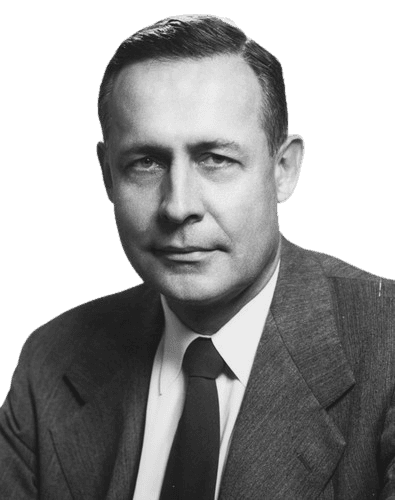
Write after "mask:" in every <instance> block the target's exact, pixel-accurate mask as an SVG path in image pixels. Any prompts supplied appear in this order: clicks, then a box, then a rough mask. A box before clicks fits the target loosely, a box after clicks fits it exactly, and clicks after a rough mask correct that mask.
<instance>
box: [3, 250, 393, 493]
mask: <svg viewBox="0 0 395 500" xmlns="http://www.w3.org/2000/svg"><path fill="white" fill-rule="evenodd" d="M394 298H395V284H394V283H393V282H390V281H386V280H382V279H380V278H377V277H375V276H372V275H370V274H367V273H364V272H362V271H360V270H358V269H356V268H354V267H351V266H349V265H348V264H345V263H343V262H341V261H339V260H337V259H334V258H332V257H328V256H325V255H322V254H317V253H313V252H308V251H305V250H302V249H300V248H298V247H296V246H294V245H292V244H291V243H289V242H287V241H286V240H283V242H282V257H281V266H280V273H279V278H278V283H277V287H276V290H275V294H274V298H273V302H272V305H271V309H270V312H269V316H268V318H267V321H266V325H265V328H264V331H263V334H262V337H261V340H260V344H259V347H258V350H257V353H256V358H255V361H254V365H253V368H252V372H251V376H250V380H249V382H248V385H247V389H246V393H245V397H244V400H243V403H242V407H241V409H240V413H239V416H238V419H237V422H236V426H235V430H234V434H233V439H232V442H231V447H230V452H229V456H228V460H227V464H226V467H225V470H224V474H223V478H222V483H221V489H220V500H231V499H238V500H240V499H254V500H257V499H259V500H260V499H270V500H276V499H279V500H280V499H281V500H287V499H289V500H291V499H292V500H297V499H301V500H309V499H321V500H329V499H344V500H353V499H355V500H363V499H368V498H369V499H373V498H380V499H390V498H395V402H394V396H393V393H394V387H395V384H394V382H395V376H394V375H395V374H394V371H395V357H394V356H395V300H394ZM162 329H163V315H162V309H161V305H160V300H159V297H158V294H157V293H156V292H154V291H152V290H150V289H149V288H147V287H146V286H145V285H141V286H139V287H136V288H134V289H131V290H127V291H125V292H122V293H119V294H117V295H113V296H109V297H105V298H102V299H99V300H96V301H94V302H90V303H88V304H85V305H83V306H80V307H78V308H76V309H74V310H72V311H69V312H67V313H65V314H63V315H61V316H59V317H58V318H56V319H54V320H52V321H51V322H49V323H48V324H46V325H44V326H43V327H41V328H40V329H39V330H37V331H36V332H35V333H34V334H33V335H32V336H30V338H29V339H28V341H27V342H26V344H25V346H24V348H23V350H22V354H21V357H20V361H19V364H18V367H17V369H16V372H15V374H14V378H13V382H12V387H11V390H10V393H9V395H8V397H7V399H6V402H5V404H4V406H3V408H2V410H1V414H0V493H1V494H0V497H1V498H4V499H15V500H24V499H33V498H40V499H41V498H42V499H55V500H71V499H74V500H89V499H95V500H96V499H106V500H123V499H125V500H126V499H128V500H131V499H132V497H133V490H134V486H135V482H136V476H137V472H138V465H139V457H140V453H141V448H142V437H143V430H144V421H145V411H146V403H147V395H148V388H149V379H150V373H151V367H152V363H153V358H154V354H155V351H156V348H157V345H158V342H159V339H160V336H161V333H162ZM243 335H248V325H246V331H245V332H240V342H242V341H243ZM147 500H149V499H147Z"/></svg>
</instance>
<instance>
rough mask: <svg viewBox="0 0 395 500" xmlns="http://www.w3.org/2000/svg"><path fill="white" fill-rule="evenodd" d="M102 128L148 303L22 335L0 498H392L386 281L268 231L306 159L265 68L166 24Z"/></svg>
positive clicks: (271, 64) (124, 236) (234, 36)
mask: <svg viewBox="0 0 395 500" xmlns="http://www.w3.org/2000/svg"><path fill="white" fill-rule="evenodd" d="M99 115H100V120H101V124H102V128H103V137H104V141H103V143H100V144H99V145H98V156H99V160H100V164H101V167H102V172H103V178H104V182H105V186H106V189H107V193H108V196H109V198H110V200H111V202H112V203H113V204H114V210H115V216H116V221H117V225H118V229H119V233H120V238H121V241H122V244H123V247H124V249H125V252H126V254H127V256H128V258H129V260H130V262H131V264H132V265H133V267H134V268H135V269H136V271H137V272H138V273H139V274H140V276H141V277H142V278H143V280H144V285H142V286H139V287H137V288H135V289H132V290H127V291H125V292H122V293H120V294H117V295H114V296H110V297H105V298H102V299H99V300H96V301H94V302H91V303H88V304H85V305H83V306H81V307H78V308H76V309H74V310H72V311H69V312H67V313H65V314H63V315H62V316H60V317H59V318H56V319H55V320H53V321H51V322H50V323H48V324H47V325H44V326H43V327H41V328H40V329H39V330H37V331H36V332H35V333H34V334H33V335H32V336H31V337H30V338H29V340H28V341H27V343H26V345H25V347H24V349H23V351H22V354H21V358H20V362H19V365H18V368H17V370H16V372H15V375H14V379H13V383H12V388H11V391H10V394H9V396H8V398H7V400H6V402H5V405H4V407H3V409H2V411H1V415H0V417H1V419H0V429H1V433H0V436H1V437H0V439H1V444H0V460H1V462H0V463H1V469H0V491H1V493H2V498H15V499H18V500H19V499H24V498H51V499H52V498H54V499H57V500H58V499H59V500H62V499H88V498H92V499H93V498H94V499H100V498H106V499H130V498H135V499H142V498H146V499H159V498H160V499H165V498H185V499H186V498H188V499H189V498H204V499H206V498H220V499H226V500H227V499H262V498H264V499H303V500H305V499H313V498H314V499H315V498H319V499H334V498H336V499H347V500H349V499H358V500H361V499H365V498H366V499H367V498H381V499H385V498H388V499H389V498H392V496H393V495H394V494H395V479H394V475H395V466H394V456H395V410H394V408H395V405H394V402H393V400H392V394H393V391H394V368H395V363H394V334H395V311H394V307H395V305H394V296H395V285H394V283H391V282H389V281H386V280H382V279H380V278H376V277H375V276H372V275H369V274H367V273H364V272H363V271H360V270H358V269H356V268H353V267H351V266H349V265H348V264H345V263H343V262H340V261H338V260H336V259H334V258H332V257H328V256H325V255H321V254H316V253H313V252H307V251H305V250H302V249H300V248H298V247H296V246H294V245H292V244H291V243H289V242H288V241H287V240H285V239H284V238H283V237H282V236H281V235H280V233H279V228H278V220H277V210H276V206H277V203H280V202H282V201H285V200H286V199H287V198H288V197H289V196H290V195H291V194H292V192H293V190H294V188H295V185H296V182H297V179H298V174H299V169H300V163H301V158H302V141H301V139H300V138H299V137H297V136H288V135H287V111H286V100H285V91H284V85H283V80H282V73H281V66H280V64H279V63H278V61H277V60H276V59H275V58H274V57H273V56H272V55H271V54H269V53H268V52H266V51H265V50H264V49H262V48H261V47H259V46H258V45H257V44H256V43H255V42H253V41H252V40H249V39H247V38H246V37H245V35H244V34H243V33H242V32H241V31H240V30H239V29H238V28H236V27H235V26H233V25H231V24H229V23H228V22H225V21H222V20H220V19H217V18H214V17H209V16H191V17H183V18H177V19H168V20H164V21H161V22H159V23H157V24H156V25H154V26H152V27H149V28H146V29H144V30H142V31H141V32H138V33H136V34H135V35H133V36H132V37H131V38H130V39H128V40H127V41H125V42H124V43H123V44H122V45H121V46H120V47H119V49H118V51H117V52H116V54H115V56H114V57H113V59H112V60H111V61H110V64H109V66H108V67H107V70H106V73H105V75H104V78H103V82H102V86H101V91H100V97H99ZM196 346H198V347H197V348H196ZM208 352H209V354H207V353H208ZM191 353H193V354H191ZM207 358H210V362H211V365H210V367H208V364H206V365H205V366H204V369H205V370H206V372H205V374H203V375H202V374H201V373H200V372H199V373H198V371H199V370H200V364H201V362H206V359H207ZM214 364H215V366H216V368H215V369H216V370H217V371H216V373H215V375H212V374H211V372H210V373H209V368H210V370H211V368H212V366H213V365H214ZM191 365H193V366H192V368H191ZM197 365H199V370H198V368H197ZM217 368H218V369H217ZM194 370H195V371H194ZM208 402H209V404H207V403H208Z"/></svg>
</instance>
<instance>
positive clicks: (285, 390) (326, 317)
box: [220, 242, 354, 500]
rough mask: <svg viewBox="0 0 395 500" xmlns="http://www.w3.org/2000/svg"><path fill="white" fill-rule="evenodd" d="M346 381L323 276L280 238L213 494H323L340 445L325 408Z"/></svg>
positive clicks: (283, 497)
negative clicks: (264, 314) (266, 308)
mask: <svg viewBox="0 0 395 500" xmlns="http://www.w3.org/2000/svg"><path fill="white" fill-rule="evenodd" d="M353 384H354V378H353V374H352V372H351V369H350V368H349V365H348V362H347V360H346V358H345V355H344V352H343V349H342V346H341V344H340V341H339V338H338V335H337V331H336V325H335V322H334V318H333V314H332V301H331V294H330V289H329V287H328V283H327V281H326V278H325V276H324V275H323V272H322V270H321V268H320V267H319V265H318V264H317V263H316V262H315V261H313V260H312V259H310V258H309V257H307V258H306V254H305V253H299V252H298V250H296V248H295V247H293V246H291V245H290V244H289V243H287V242H285V243H284V245H283V253H282V262H281V267H280V274H279V278H278V283H277V287H276V291H275V295H274V298H273V303H272V306H271V311H270V312H269V315H268V318H267V321H266V325H265V329H264V332H263V335H262V338H261V341H260V344H259V347H258V350H257V354H256V358H255V361H254V365H253V369H252V372H251V376H250V380H249V382H248V385H247V389H246V393H245V396H244V400H243V403H242V407H241V409H240V413H239V416H238V419H237V422H236V426H235V430H234V434H233V439H232V443H231V446H230V450H229V456H228V461H227V465H226V468H225V471H224V476H223V480H222V487H221V491H220V500H231V499H239V498H243V499H246V500H247V499H254V500H256V499H258V498H259V499H260V498H262V499H266V498H267V499H270V500H275V499H278V500H287V499H289V500H291V499H292V500H298V499H300V500H308V499H316V498H319V497H320V495H321V494H326V492H329V489H330V485H328V482H329V481H330V478H331V477H332V475H333V473H334V471H335V469H336V466H337V464H338V462H339V460H340V458H341V456H342V453H343V451H344V447H345V445H346V443H345V441H344V438H343V436H342V434H341V432H340V431H339V429H338V428H337V427H336V425H335V424H334V422H333V421H332V419H331V418H330V416H329V415H328V413H327V411H326V408H327V407H328V406H329V405H331V404H334V403H335V402H336V401H337V400H338V399H339V398H340V397H341V396H342V395H343V394H344V393H345V392H347V391H348V390H349V389H350V388H351V387H352V386H353ZM327 486H328V489H326V487H327Z"/></svg>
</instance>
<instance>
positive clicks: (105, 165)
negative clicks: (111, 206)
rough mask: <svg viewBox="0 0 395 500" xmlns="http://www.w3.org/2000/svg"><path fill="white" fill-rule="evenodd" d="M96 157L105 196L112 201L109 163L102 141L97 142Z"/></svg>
mask: <svg viewBox="0 0 395 500" xmlns="http://www.w3.org/2000/svg"><path fill="white" fill-rule="evenodd" d="M97 157H98V158H99V163H100V166H101V172H102V175H103V181H104V185H105V187H106V191H107V196H108V198H109V200H110V201H111V202H112V201H113V199H112V176H111V169H110V164H109V162H108V155H107V148H106V145H105V144H104V142H98V143H97Z"/></svg>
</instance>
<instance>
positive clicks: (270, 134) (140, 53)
mask: <svg viewBox="0 0 395 500" xmlns="http://www.w3.org/2000/svg"><path fill="white" fill-rule="evenodd" d="M216 55H240V56H241V57H242V58H243V59H244V60H245V61H246V62H247V63H248V65H249V66H250V67H251V68H252V70H253V71H254V73H255V74H256V76H257V77H258V80H259V83H260V86H261V88H262V95H263V110H262V111H263V128H264V130H265V132H266V136H267V140H268V144H269V150H270V154H271V155H274V154H275V153H276V152H277V150H278V148H279V147H280V146H281V144H282V143H283V142H284V140H285V139H286V137H287V134H288V113H287V101H286V96H285V86H284V79H283V74H282V69H281V64H280V63H279V61H278V60H277V59H276V58H275V57H274V56H273V55H272V54H270V53H269V52H268V51H267V50H265V49H264V48H263V47H261V46H260V45H258V44H257V43H256V42H254V40H251V39H249V38H247V36H246V35H245V34H244V33H243V31H241V30H240V29H239V28H238V27H237V26H235V25H233V24H231V23H230V22H228V21H226V20H223V19H221V18H218V17H215V16H208V15H207V16H205V15H193V16H179V17H172V18H167V19H163V20H162V21H159V22H157V23H155V24H153V25H151V26H148V27H147V28H143V29H142V30H140V31H138V32H137V33H135V34H134V35H132V36H131V37H129V38H127V39H126V40H125V41H124V42H123V43H121V45H120V46H119V47H118V49H117V51H116V52H115V54H114V56H113V58H112V59H111V61H110V62H109V64H108V66H107V68H106V71H105V73H104V76H103V80H102V83H101V86H100V93H99V102H98V107H99V119H100V123H101V127H102V131H103V138H104V140H105V141H106V138H108V134H109V128H110V122H111V116H110V112H109V99H110V96H111V93H112V89H113V86H114V82H115V79H116V77H117V76H118V75H119V73H120V71H121V70H122V69H123V68H124V67H126V66H128V65H130V64H132V63H135V62H141V61H147V60H153V59H154V60H163V61H168V60H172V59H188V58H189V59H201V58H204V57H213V56H216Z"/></svg>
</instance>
